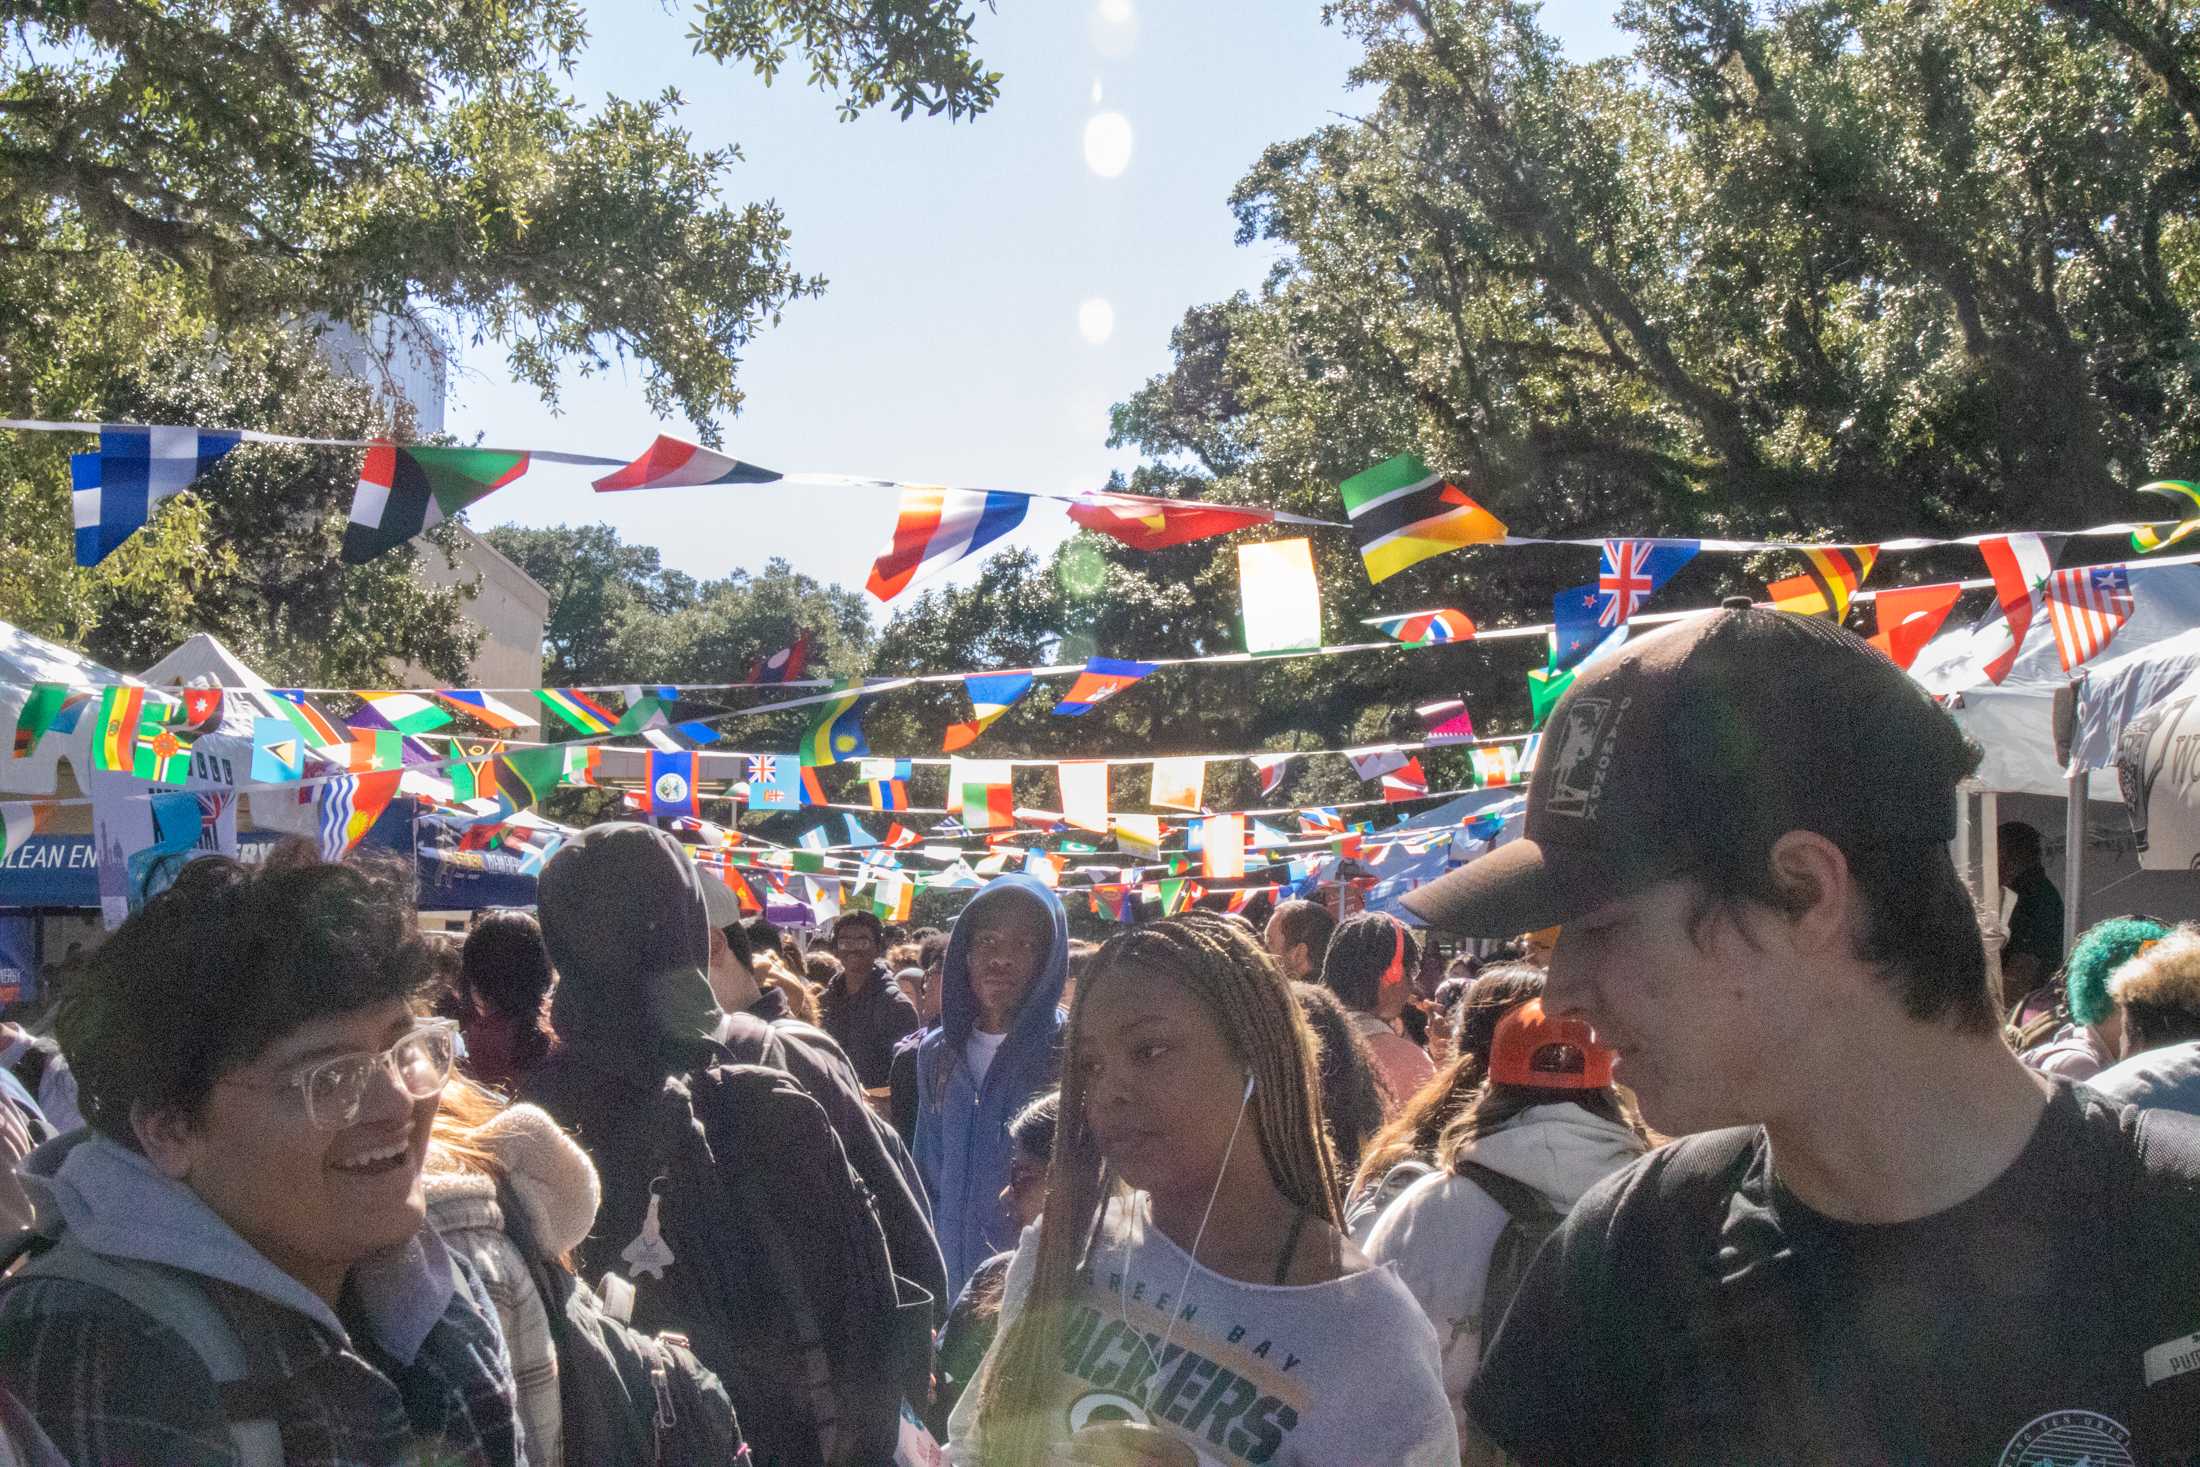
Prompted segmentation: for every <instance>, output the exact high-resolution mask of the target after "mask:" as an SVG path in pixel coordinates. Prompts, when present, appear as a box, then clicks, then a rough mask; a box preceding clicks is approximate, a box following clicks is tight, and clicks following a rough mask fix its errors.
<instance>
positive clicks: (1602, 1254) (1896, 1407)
mask: <svg viewBox="0 0 2200 1467" xmlns="http://www.w3.org/2000/svg"><path fill="white" fill-rule="evenodd" d="M2139 1115H2140V1113H2139V1112H2136V1111H2131V1110H2119V1109H2118V1108H2117V1107H2115V1106H2113V1105H2111V1104H2109V1103H2108V1102H2107V1101H2105V1100H2104V1099H2102V1098H2101V1097H2100V1096H2098V1095H2095V1094H2094V1093H2093V1092H2091V1091H2089V1090H2083V1089H2079V1088H2075V1087H2071V1086H2059V1087H2058V1088H2057V1090H2056V1092H2055V1094H2054V1096H2053V1097H2052V1099H2051V1100H2050V1102H2049V1104H2048V1107H2047V1111H2046V1114H2045V1116H2044V1118H2043V1119H2042V1120H2041V1122H2040V1125H2039V1128H2038V1130H2037V1131H2036V1132H2035V1133H2034V1135H2033V1137H2032V1140H2031V1141H2030V1142H2029V1143H2028V1144H2027V1145H2026V1147H2025V1149H2024V1151H2023V1152H2022V1153H2021V1154H2020V1155H2019V1156H2018V1158H2017V1160H2016V1162H2015V1163H2014V1164H2013V1165H2011V1166H2010V1168H2009V1169H2008V1170H2007V1171H2005V1172H2003V1173H2002V1175H2001V1176H2000V1177H1998V1178H1996V1179H1995V1180H1994V1181H1993V1182H1991V1183H1990V1184H1988V1185H1987V1186H1986V1187H1985V1188H1984V1189H1983V1190H1982V1191H1980V1192H1979V1193H1978V1194H1977V1195H1976V1196H1974V1197H1972V1198H1970V1199H1969V1200H1968V1201H1965V1202H1962V1203H1959V1204H1958V1205H1956V1206H1955V1207H1952V1208H1950V1209H1948V1210H1947V1211H1945V1212H1941V1213H1937V1214H1935V1215H1933V1216H1931V1217H1927V1218H1920V1219H1918V1220H1916V1221H1914V1222H1907V1223H1896V1224H1887V1225H1858V1224H1850V1223H1840V1222H1836V1221H1834V1220H1833V1219H1830V1218H1827V1217H1825V1216H1823V1215H1822V1214H1819V1213H1817V1212H1814V1211H1812V1210H1811V1209H1810V1208H1808V1207H1806V1206H1804V1205H1803V1204H1802V1203H1801V1202H1799V1201H1797V1200H1796V1198H1795V1197H1794V1196H1793V1195H1792V1194H1790V1193H1788V1192H1787V1191H1786V1190H1785V1189H1784V1188H1783V1187H1782V1186H1780V1184H1779V1183H1778V1182H1777V1181H1776V1180H1775V1179H1774V1178H1773V1176H1772V1172H1771V1164H1770V1151H1769V1148H1768V1146H1767V1143H1766V1140H1765V1136H1764V1133H1763V1131H1762V1130H1758V1129H1755V1128H1751V1129H1746V1130H1739V1131H1721V1132H1714V1133H1711V1134H1708V1135H1703V1136H1695V1137H1690V1138H1687V1139H1685V1140H1682V1141H1679V1142H1676V1143H1675V1144H1673V1145H1671V1146H1668V1147H1666V1148H1664V1149H1663V1150H1660V1151H1657V1152H1654V1153H1652V1154H1651V1155H1650V1156H1648V1157H1646V1158H1644V1159H1643V1160H1642V1161H1641V1162H1639V1163H1637V1164H1635V1165H1633V1166H1631V1167H1629V1168H1627V1169H1626V1170H1625V1171H1622V1172H1620V1173H1618V1174H1616V1175H1615V1176H1613V1177H1610V1178H1608V1179H1607V1180H1606V1181H1604V1182H1603V1183H1601V1184H1599V1185H1598V1186H1597V1187H1596V1188H1595V1189H1594V1190H1592V1191H1591V1192H1590V1193H1589V1194H1588V1195H1587V1196H1586V1197H1584V1198H1583V1199H1582V1200H1581V1203H1580V1204H1579V1205H1578V1206H1577V1207H1576V1208H1575V1209H1574V1211H1573V1213H1572V1215H1571V1216H1570V1217H1569V1218H1568V1219H1567V1221H1566V1223H1565V1224H1564V1226H1563V1227H1561V1228H1560V1230H1559V1231H1558V1232H1557V1233H1555V1234H1553V1235H1552V1237H1551V1240H1550V1242H1549V1244H1548V1245H1546V1247H1545V1248H1544V1249H1543V1251H1542V1253H1541V1254H1540V1255H1539V1256H1538V1258H1537V1260H1536V1263H1535V1266H1534V1268H1533V1269H1532V1270H1531V1271H1530V1272H1529V1275H1528V1277H1527V1278H1526V1280H1524V1281H1523V1283H1522V1285H1521V1288H1520V1291H1519V1293H1518V1295H1517V1296H1516V1297H1515V1298H1514V1301H1513V1305H1512V1311H1511V1313H1510V1314H1508V1315H1507V1316H1506V1319H1505V1322H1504V1325H1503V1326H1502V1328H1501V1329H1500V1331H1499V1333H1498V1336H1497V1338H1496V1340H1495V1341H1494V1343H1493V1345H1492V1347H1491V1352H1490V1355H1489V1358H1488V1359H1487V1360H1485V1361H1484V1362H1483V1364H1482V1368H1481V1372H1480V1373H1479V1374H1478V1375H1477V1376H1476V1378H1475V1381H1474V1384H1473V1385H1472V1386H1471V1387H1470V1388H1469V1390H1468V1395H1467V1399H1468V1405H1469V1407H1470V1408H1471V1410H1472V1412H1473V1414H1474V1417H1475V1420H1476V1422H1477V1423H1478V1424H1479V1425H1480V1427H1481V1428H1482V1430H1483V1431H1484V1432H1486V1433H1487V1434H1488V1435H1489V1436H1490V1437H1491V1438H1493V1439H1494V1440H1495V1441H1496V1442H1497V1443H1498V1444H1499V1445H1501V1446H1503V1447H1504V1448H1506V1450H1508V1451H1509V1452H1511V1453H1512V1454H1513V1455H1514V1456H1516V1457H1517V1458H1519V1459H1520V1460H1521V1461H1522V1462H1525V1463H1530V1464H1540V1463H1557V1462H1564V1463H1608V1462H1660V1463H1664V1462H1671V1463H1689V1464H1695V1463H1718V1464H1726V1463H1751V1464H1758V1463H1794V1462H1811V1463H1817V1462H1827V1463H1832V1462H1839V1463H1852V1462H1853V1463H1904V1464H1909V1463H1916V1464H1928V1463H1930V1464H1941V1463H1950V1464H1964V1463H1981V1464H1989V1467H1993V1464H2008V1467H2016V1464H2023V1467H2076V1464H2078V1463H2079V1462H2081V1461H2082V1462H2086V1463H2089V1464H2090V1467H2130V1464H2135V1463H2151V1462H2186V1461H2200V1141H2196V1140H2195V1139H2193V1138H2194V1137H2195V1136H2200V1123H2196V1122H2195V1121H2194V1120H2193V1119H2192V1118H2190V1117H2184V1116H2174V1115H2171V1114H2169V1113H2167V1112H2152V1113H2148V1115H2147V1120H2146V1122H2145V1128H2144V1129H2143V1130H2140V1131H2138V1132H2137V1133H2136V1135H2137V1138H2138V1139H2137V1140H2135V1133H2134V1127H2135V1125H2136V1122H2137V1118H2138V1116H2139Z"/></svg>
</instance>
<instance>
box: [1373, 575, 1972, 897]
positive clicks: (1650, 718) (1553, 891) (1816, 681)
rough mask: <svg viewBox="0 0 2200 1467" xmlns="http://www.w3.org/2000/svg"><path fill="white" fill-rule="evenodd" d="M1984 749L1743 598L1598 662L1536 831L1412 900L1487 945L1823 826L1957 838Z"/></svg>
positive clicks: (1856, 842) (1852, 640) (1804, 628)
mask: <svg viewBox="0 0 2200 1467" xmlns="http://www.w3.org/2000/svg"><path fill="white" fill-rule="evenodd" d="M1978 758H1979V755H1978V750H1977V748H1976V746H1974V745H1973V744H1972V743H1971V742H1970V740H1969V739H1967V738H1965V737H1964V735H1963V731H1962V730H1961V729H1959V728H1958V727H1957V726H1956V724H1955V721H1954V720H1953V719H1951V718H1949V717H1948V715H1947V714H1946V713H1945V712H1943V711H1942V710H1941V709H1940V708H1939V707H1938V706H1936V705H1935V704H1934V702H1933V700H1932V698H1931V697H1930V696H1928V695H1927V694H1926V692H1925V691H1924V689H1922V688H1920V687H1919V686H1918V685H1917V684H1916V683H1914V682H1912V681H1911V680H1910V677H1909V675H1908V674H1906V673H1904V672H1903V671H1902V670H1901V669H1900V668H1898V667H1896V666H1895V665H1894V663H1893V662H1892V661H1890V660H1889V659H1888V658H1887V657H1886V655H1885V654H1883V653H1882V652H1880V651H1879V649H1878V648H1876V647H1873V646H1872V645H1871V644H1870V643H1869V642H1866V641H1865V640H1864V639H1862V638H1861V637H1857V636H1854V635H1852V634H1851V633H1849V632H1845V631H1843V630H1841V629H1840V628H1839V627H1837V626H1834V625H1833V624H1832V623H1830V622H1827V621H1824V620H1821V619H1817V618H1813V617H1807V616H1797V615H1795V614H1794V613H1792V612H1785V611H1763V610H1757V609H1754V608H1752V607H1751V606H1750V605H1749V603H1748V602H1747V601H1745V600H1742V599H1740V598H1736V599H1734V600H1732V601H1729V602H1728V603H1727V604H1726V606H1725V607H1724V608H1722V609H1721V610H1719V611H1715V612H1707V613H1705V614H1704V615H1702V616H1699V617H1692V618H1690V619H1689V620H1687V621H1683V622H1677V623H1675V624H1673V625H1672V626H1669V627H1665V628H1662V629H1661V630H1659V631H1656V632H1653V633H1652V634H1650V635H1649V636H1646V637H1644V638H1643V639H1642V640H1640V641H1639V642H1633V643H1630V644H1629V645H1627V646H1625V647H1623V648H1621V649H1620V650H1618V651H1617V652H1614V653H1612V654H1610V655H1608V656H1605V657H1602V658H1599V659H1598V660H1597V661H1595V662H1593V663H1591V664H1589V665H1588V666H1586V667H1584V668H1583V669H1582V670H1581V672H1580V674H1579V676H1578V677H1577V678H1576V679H1575V681H1574V685H1573V687H1572V688H1570V689H1569V690H1568V691H1567V693H1566V695H1565V696H1564V697H1563V698H1561V699H1559V702H1558V706H1557V707H1556V708H1554V709H1552V710H1551V716H1550V720H1549V722H1548V723H1547V724H1546V725H1545V727H1544V731H1543V743H1542V747H1541V749H1540V751H1539V752H1538V753H1537V755H1536V760H1535V772H1534V774H1533V775H1532V776H1530V778H1529V781H1528V806H1527V816H1526V822H1525V828H1524V829H1523V831H1522V835H1521V838H1520V839H1519V840H1516V841H1514V842H1512V843H1511V844H1509V845H1504V846H1500V847H1498V849H1496V850H1495V851H1493V852H1491V853H1490V854H1489V855H1486V856H1483V857H1481V858H1480V859H1478V860H1475V861H1472V862H1469V863H1468V864H1467V865H1465V866H1462V867H1459V868H1458V869H1457V870H1455V871H1451V872H1449V873H1447V874H1445V875H1444V876H1442V877H1439V878H1438V879H1437V880H1435V881H1432V882H1430V883H1429V884H1428V885H1426V886H1423V887H1421V888H1420V889H1418V890H1417V891H1413V892H1410V893H1408V894H1407V895H1406V897H1405V905H1406V908H1407V909H1408V910H1409V911H1411V912H1412V913H1413V914H1414V915H1415V916H1417V917H1420V918H1421V919H1422V920H1423V921H1425V922H1428V923H1429V924H1430V925H1432V926H1435V927H1439V928H1443V929H1445V930H1448V931H1452V932H1458V933H1463V934H1466V935H1469V936H1476V937H1510V936H1512V935H1513V934H1515V933H1520V932H1528V931H1533V930H1535V929H1537V928H1543V927H1549V926H1553V925H1555V924H1561V923H1565V922H1570V921H1573V920H1575V919H1576V918H1579V917H1581V916H1583V915H1584V914H1586V913H1588V912H1591V911H1594V910H1595V909H1596V908H1598V907H1601V906H1603V905H1604V904H1605V903H1607V902H1611V901H1616V900H1618V899H1620V898H1622V897H1626V896H1630V895H1632V894H1633V893H1635V892H1637V891H1639V890H1641V889H1642V888H1644V887H1646V886H1650V885H1652V884H1654V883H1656V882H1658V881H1662V880H1665V879H1667V878H1668V877H1674V876H1683V875H1686V874H1688V873H1689V872H1691V871H1694V870H1698V869H1700V868H1702V867H1704V866H1705V865H1707V864H1710V862H1711V860H1712V859H1713V857H1714V855H1718V856H1726V857H1732V856H1735V855H1741V856H1745V857H1746V856H1748V855H1749V853H1752V852H1760V851H1769V849H1770V847H1771V845H1772V843H1773V842H1774V841H1776V840H1777V839H1779V837H1780V836H1782V835H1784V834H1786V833H1787V832H1788V831H1790V830H1812V831H1816V832H1818V833H1819V834H1821V835H1824V836H1826V837H1827V838H1828V839H1830V840H1832V841H1834V842H1835V843H1836V844H1838V845H1840V846H1841V847H1842V848H1843V849H1844V850H1847V851H1850V852H1856V851H1859V850H1862V849H1865V848H1867V847H1872V846H1880V847H1889V846H1892V847H1902V848H1915V849H1923V848H1925V847H1928V846H1931V845H1934V844H1938V843H1945V842H1947V841H1950V840H1953V839H1954V838H1955V833H1956V787H1957V785H1958V784H1960V783H1961V782H1962V780H1963V779H1964V778H1965V777H1966V776H1968V775H1969V774H1970V772H1971V771H1972V769H1974V768H1975V767H1977V764H1978Z"/></svg>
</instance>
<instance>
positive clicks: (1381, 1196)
mask: <svg viewBox="0 0 2200 1467" xmlns="http://www.w3.org/2000/svg"><path fill="white" fill-rule="evenodd" d="M1435 1175H1436V1168H1435V1167H1434V1166H1432V1165H1430V1164H1429V1162H1428V1161H1427V1160H1425V1159H1424V1158H1422V1157H1418V1156H1409V1157H1407V1158H1406V1159H1405V1160H1404V1161H1401V1162H1399V1163H1398V1164H1397V1165H1395V1166H1393V1167H1392V1168H1391V1169H1390V1170H1389V1171H1386V1172H1384V1173H1383V1175H1382V1179H1381V1180H1380V1181H1378V1182H1376V1184H1375V1185H1374V1186H1372V1187H1370V1188H1368V1189H1367V1190H1366V1191H1365V1192H1363V1193H1361V1194H1360V1195H1359V1196H1358V1197H1356V1198H1354V1199H1353V1200H1352V1202H1351V1203H1350V1205H1348V1206H1347V1207H1346V1208H1345V1211H1344V1230H1345V1233H1346V1235H1347V1236H1349V1237H1350V1238H1351V1239H1352V1241H1353V1242H1355V1243H1358V1244H1360V1245H1362V1246H1363V1247H1364V1246H1365V1245H1366V1243H1367V1240H1368V1237H1369V1235H1370V1234H1372V1233H1373V1232H1374V1231H1375V1224H1376V1223H1377V1222H1378V1221H1380V1220H1381V1219H1382V1215H1383V1213H1384V1212H1385V1211H1386V1210H1387V1209H1388V1208H1389V1206H1390V1204H1391V1203H1393V1202H1396V1201H1397V1200H1398V1199H1399V1198H1400V1197H1403V1196H1404V1195H1405V1194H1406V1191H1407V1189H1409V1188H1410V1187H1412V1186H1413V1184H1414V1183H1415V1182H1418V1181H1420V1180H1421V1178H1423V1177H1433V1176H1435Z"/></svg>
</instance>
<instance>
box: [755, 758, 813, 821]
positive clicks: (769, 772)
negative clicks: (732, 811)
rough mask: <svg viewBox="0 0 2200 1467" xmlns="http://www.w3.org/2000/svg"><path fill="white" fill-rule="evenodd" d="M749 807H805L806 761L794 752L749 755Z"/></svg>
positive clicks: (768, 808) (775, 808)
mask: <svg viewBox="0 0 2200 1467" xmlns="http://www.w3.org/2000/svg"><path fill="white" fill-rule="evenodd" d="M749 808H750V809H751V810H799V809H801V808H802V761H801V760H800V758H799V757H797V756H796V755H793V754H751V755H750V756H749Z"/></svg>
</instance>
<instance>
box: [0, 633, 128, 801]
mask: <svg viewBox="0 0 2200 1467" xmlns="http://www.w3.org/2000/svg"><path fill="white" fill-rule="evenodd" d="M136 681H137V679H136V678H133V677H127V676H125V675H124V674H122V673H119V672H116V671H115V670H114V669H113V668H109V667H102V666H100V665H99V664H98V663H96V662H94V661H92V660H91V659H90V658H88V657H86V656H84V654H82V653H81V652H72V651H70V650H69V649H68V648H67V647H63V646H61V645H60V644H58V643H55V642H49V641H47V640H45V639H44V638H43V637H34V636H32V635H31V634H30V633H29V632H26V631H23V630H21V629H20V628H18V627H13V626H10V625H8V624H7V623H6V622H4V621H0V729H4V730H6V732H7V735H8V737H9V739H10V741H11V743H12V740H13V735H14V729H15V724H16V720H17V719H18V718H20V717H21V716H22V712H23V705H24V704H25V703H26V702H28V701H29V699H30V695H31V688H32V686H33V685H34V684H37V683H67V684H68V685H69V686H71V687H79V688H81V687H95V688H97V687H113V686H115V685H116V684H120V683H133V682H136ZM90 737H91V734H90V727H89V725H88V724H79V725H78V728H77V731H76V733H74V734H49V735H47V736H46V737H45V738H43V739H40V740H39V741H38V748H37V749H36V750H35V751H33V752H32V753H31V755H30V756H29V757H28V758H24V759H17V758H14V757H12V756H13V753H14V750H13V749H12V747H11V748H10V749H9V750H7V751H6V752H5V753H0V794H10V795H50V794H52V793H53V792H54V788H55V782H56V781H57V780H58V779H59V778H60V774H61V762H62V761H63V760H64V759H66V760H67V761H68V763H69V767H70V769H71V771H72V772H74V773H75V774H76V775H77V776H78V778H79V781H80V782H81V780H82V778H83V777H84V776H85V775H86V774H88V773H89V771H90V768H91V765H90V762H89V759H88V750H89V747H90V744H89V740H90Z"/></svg>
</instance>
